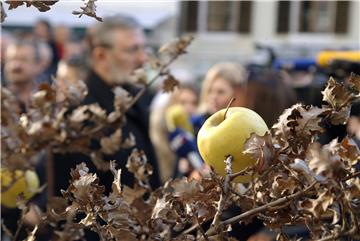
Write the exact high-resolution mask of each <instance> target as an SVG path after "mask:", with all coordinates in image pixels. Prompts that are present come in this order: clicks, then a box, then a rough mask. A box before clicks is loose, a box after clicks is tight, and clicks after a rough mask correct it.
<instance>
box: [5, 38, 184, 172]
mask: <svg viewBox="0 0 360 241" xmlns="http://www.w3.org/2000/svg"><path fill="white" fill-rule="evenodd" d="M185 39H188V37H185ZM183 41H184V40H183V38H181V39H179V40H178V42H179V44H180V43H181V46H184V44H183ZM190 41H191V40H190ZM190 41H189V42H188V44H190ZM175 48H177V45H175ZM176 51H177V52H176ZM176 51H175V52H174V54H175V55H173V56H172V58H171V59H167V60H163V59H164V57H163V56H162V55H160V56H159V60H157V61H158V62H159V63H160V58H162V60H161V61H162V62H161V63H160V64H159V65H158V66H157V69H154V71H157V72H158V74H157V75H156V76H155V77H154V78H153V79H152V80H151V81H150V82H148V83H145V84H144V85H143V88H142V89H141V90H140V91H139V92H138V94H137V95H136V96H131V95H130V94H129V93H128V92H127V91H126V90H125V89H123V88H121V87H120V86H117V87H114V89H113V92H114V95H115V97H114V111H113V112H111V113H109V114H107V113H106V111H105V110H103V109H102V108H101V107H100V106H99V105H98V104H90V105H80V103H81V101H82V99H83V98H84V97H85V96H86V94H87V89H86V85H85V84H84V83H79V84H77V85H74V86H71V87H69V89H68V90H67V91H66V92H65V93H63V92H62V93H57V89H56V88H55V86H49V85H48V84H42V85H40V86H39V90H38V91H37V92H36V93H34V94H33V96H32V99H31V104H30V108H29V110H28V111H27V113H23V114H19V110H17V109H16V107H17V106H18V105H17V102H16V98H15V97H14V96H13V95H12V93H11V92H10V91H8V90H7V89H6V88H2V89H1V103H2V115H1V127H2V128H1V144H2V145H1V151H2V165H3V166H6V167H7V168H9V169H28V168H31V166H32V164H33V162H31V161H29V160H33V159H34V158H36V156H37V155H38V153H39V152H40V151H42V150H44V149H46V148H51V150H52V151H53V152H60V153H64V152H77V153H79V152H80V153H84V154H87V155H89V154H90V157H91V158H92V161H93V162H94V164H95V165H96V166H97V168H98V169H100V170H106V169H109V162H107V161H103V159H104V155H110V154H113V153H115V152H117V151H118V150H120V149H121V148H130V147H132V146H134V144H135V141H136V140H135V138H134V136H133V135H130V136H129V137H128V138H126V139H124V138H123V136H122V126H124V124H125V121H126V118H125V113H126V111H127V110H128V109H130V108H131V107H132V105H134V104H135V102H136V101H137V99H139V98H140V97H141V96H142V94H144V92H145V90H146V89H147V88H148V87H149V86H150V84H151V83H153V82H154V81H156V80H157V79H159V77H163V76H168V75H170V73H169V71H168V69H167V67H168V66H169V65H170V63H172V62H173V61H174V60H175V59H176V58H177V57H178V56H179V55H180V54H182V53H183V52H184V50H183V49H182V48H178V49H176ZM153 58H155V57H153ZM138 71H141V70H138ZM172 78H173V77H172ZM134 81H135V80H134ZM137 82H139V81H137ZM58 94H62V95H64V97H65V98H64V100H63V101H61V102H59V101H58V100H57V98H56V96H57V95H58ZM110 129H112V130H114V132H113V134H111V135H110V136H108V135H106V133H108V131H109V130H110ZM94 141H96V142H98V143H99V144H100V148H99V149H97V150H94V148H91V147H90V145H91V142H94Z"/></svg>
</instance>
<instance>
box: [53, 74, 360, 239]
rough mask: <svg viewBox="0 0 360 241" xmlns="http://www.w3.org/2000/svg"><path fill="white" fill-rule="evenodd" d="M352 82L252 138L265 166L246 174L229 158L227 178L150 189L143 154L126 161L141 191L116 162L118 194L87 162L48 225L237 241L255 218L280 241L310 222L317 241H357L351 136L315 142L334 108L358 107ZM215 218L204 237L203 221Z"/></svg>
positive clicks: (357, 182)
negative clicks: (243, 180) (234, 232)
mask: <svg viewBox="0 0 360 241" xmlns="http://www.w3.org/2000/svg"><path fill="white" fill-rule="evenodd" d="M351 80H352V81H353V82H351V83H352V84H351V85H350V86H344V85H342V84H339V83H336V82H335V81H333V80H332V79H330V81H329V82H328V85H327V87H326V89H325V91H324V92H323V93H324V96H325V97H324V99H325V100H326V102H327V104H326V105H324V106H323V107H322V108H317V107H313V106H303V105H300V104H297V105H294V106H293V107H291V108H289V109H288V110H286V111H285V112H284V113H283V114H282V115H281V116H280V118H279V121H278V123H276V124H275V125H274V126H273V127H272V128H271V130H270V131H269V132H268V133H267V134H266V135H265V136H257V135H255V134H253V135H252V136H251V137H250V138H249V139H248V141H247V142H246V144H245V153H248V154H250V155H252V156H253V157H254V158H256V159H257V164H256V165H255V166H253V167H251V168H248V169H247V170H244V171H241V172H240V173H232V168H231V164H232V157H231V156H230V157H228V158H227V159H226V160H225V161H226V167H227V175H226V176H225V177H221V176H218V175H217V174H215V173H213V172H212V174H211V178H203V179H202V180H200V181H196V180H189V179H186V178H183V179H176V180H169V181H168V182H167V183H166V184H165V185H164V186H163V187H161V188H159V189H157V190H154V191H152V190H150V188H149V185H148V184H147V182H148V181H147V180H148V177H149V175H151V167H149V165H148V164H147V161H146V157H145V156H144V155H143V153H142V152H141V151H137V150H135V151H134V152H133V153H132V154H131V156H130V157H129V159H128V164H127V168H128V169H129V170H130V171H131V172H132V173H134V176H135V178H136V180H137V182H136V183H135V185H134V186H133V187H128V186H122V185H121V170H117V169H116V168H115V167H114V164H113V163H112V165H111V170H112V172H113V174H114V182H113V188H112V192H111V193H110V194H109V195H105V193H104V187H102V186H99V184H98V183H99V180H98V178H97V176H96V174H92V173H89V172H88V169H87V167H86V166H85V165H84V164H82V165H79V166H77V168H76V169H75V170H73V171H72V172H71V176H72V180H71V184H70V186H69V188H68V189H67V190H66V191H65V192H64V193H63V195H64V199H57V200H56V203H57V204H54V203H50V205H51V208H52V209H49V210H50V214H51V215H50V216H48V219H47V220H48V221H49V222H51V223H52V225H54V226H56V224H58V223H59V222H60V221H61V222H62V223H63V222H64V221H66V222H65V223H64V224H63V225H62V226H57V228H58V229H59V230H58V231H56V235H57V236H58V237H65V236H66V237H67V238H71V237H69V236H68V235H67V234H68V233H71V231H72V230H76V229H78V228H80V229H91V230H93V231H95V232H97V233H98V234H99V236H100V238H101V239H102V240H234V239H233V238H231V237H229V236H228V230H230V227H231V225H232V224H234V223H236V222H245V223H247V222H251V220H252V219H253V218H254V217H257V218H259V219H261V220H262V221H263V222H264V224H265V225H266V226H267V227H269V228H270V229H272V230H274V231H276V232H277V233H279V235H278V240H287V236H286V235H285V234H283V233H282V232H283V228H284V227H286V226H287V225H295V224H300V225H305V226H306V227H307V228H308V229H309V231H310V234H311V238H312V239H314V240H337V239H339V238H340V237H348V238H350V239H356V238H359V218H360V213H359V208H360V206H359V205H360V202H359V200H360V178H359V172H356V171H355V165H356V164H357V163H358V162H359V159H360V155H359V149H358V147H357V145H356V144H355V142H354V140H352V139H351V137H346V138H344V139H343V140H341V141H338V140H337V139H335V140H333V141H331V142H330V143H329V144H326V145H324V146H321V145H320V144H319V143H318V142H316V138H317V134H319V133H321V132H322V131H323V128H322V127H321V126H322V124H323V123H324V122H328V121H330V122H332V121H333V116H334V114H335V113H336V112H335V110H334V108H335V107H337V106H341V108H350V106H351V104H352V103H353V102H354V101H357V100H358V99H359V91H358V90H357V89H356V88H354V87H355V86H356V85H358V79H354V78H352V79H351ZM339 89H340V90H339ZM344 96H345V98H344ZM335 103H337V104H335ZM346 117H347V116H344V117H342V118H344V120H345V121H346ZM336 118H338V116H337V117H336ZM336 123H338V122H336ZM249 174H253V177H254V178H253V180H252V182H250V183H248V184H247V185H242V184H237V183H232V180H233V179H235V178H236V177H237V176H239V175H249ZM60 200H61V201H60ZM66 204H68V205H66ZM229 205H237V206H239V207H241V209H242V213H241V214H240V215H238V216H235V217H232V218H230V219H227V220H222V219H221V215H222V212H223V211H224V210H225V209H226V208H227V207H228V206H229ZM49 210H48V212H49ZM79 214H82V216H81V218H79V216H78V215H79ZM209 220H212V224H211V226H210V228H209V229H208V230H204V228H203V226H202V225H201V224H202V223H204V222H205V221H209ZM61 222H60V223H61ZM72 232H73V231H72ZM75 237H76V238H78V237H79V236H74V238H73V239H68V240H75V239H76V238H75ZM59 240H61V239H59Z"/></svg>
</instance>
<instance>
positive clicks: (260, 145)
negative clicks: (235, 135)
mask: <svg viewBox="0 0 360 241" xmlns="http://www.w3.org/2000/svg"><path fill="white" fill-rule="evenodd" d="M243 153H245V154H249V155H251V156H252V157H253V158H254V159H255V160H257V168H256V169H257V171H258V172H259V173H261V172H262V171H263V170H264V169H267V167H268V166H269V165H270V163H271V162H272V160H273V158H274V154H275V148H274V145H273V143H272V138H271V134H270V133H269V132H267V133H266V134H265V135H264V136H259V135H256V134H255V133H252V134H251V135H250V137H249V138H248V139H247V140H246V142H245V144H244V151H243Z"/></svg>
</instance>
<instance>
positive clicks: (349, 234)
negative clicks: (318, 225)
mask: <svg viewBox="0 0 360 241" xmlns="http://www.w3.org/2000/svg"><path fill="white" fill-rule="evenodd" d="M356 231H357V228H356V226H353V227H352V228H351V229H350V230H348V231H346V232H342V233H339V234H336V235H329V236H327V237H325V238H322V239H318V240H317V241H331V240H337V239H339V238H340V237H344V236H351V235H353V234H355V233H356Z"/></svg>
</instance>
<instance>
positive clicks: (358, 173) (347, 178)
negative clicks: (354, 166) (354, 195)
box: [343, 171, 360, 181]
mask: <svg viewBox="0 0 360 241" xmlns="http://www.w3.org/2000/svg"><path fill="white" fill-rule="evenodd" d="M358 176H360V171H358V172H354V173H351V175H349V176H347V177H345V178H344V180H343V181H347V180H349V179H351V178H354V177H358Z"/></svg>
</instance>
